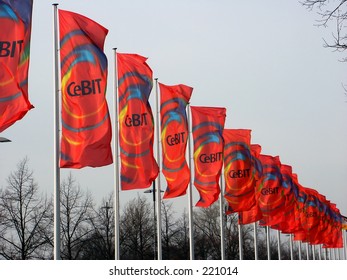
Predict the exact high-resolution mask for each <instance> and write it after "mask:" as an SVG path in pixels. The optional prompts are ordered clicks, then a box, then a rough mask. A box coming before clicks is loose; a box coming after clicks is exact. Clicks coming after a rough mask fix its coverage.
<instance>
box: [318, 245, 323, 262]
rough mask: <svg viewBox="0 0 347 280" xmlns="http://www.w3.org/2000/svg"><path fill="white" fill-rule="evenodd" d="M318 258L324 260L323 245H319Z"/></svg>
mask: <svg viewBox="0 0 347 280" xmlns="http://www.w3.org/2000/svg"><path fill="white" fill-rule="evenodd" d="M318 259H319V260H322V245H321V244H319V245H318Z"/></svg>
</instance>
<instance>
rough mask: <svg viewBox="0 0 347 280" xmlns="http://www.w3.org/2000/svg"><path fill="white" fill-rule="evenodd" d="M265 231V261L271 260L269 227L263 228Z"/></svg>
mask: <svg viewBox="0 0 347 280" xmlns="http://www.w3.org/2000/svg"><path fill="white" fill-rule="evenodd" d="M265 230H266V247H267V259H268V260H271V251H270V227H269V226H265Z"/></svg>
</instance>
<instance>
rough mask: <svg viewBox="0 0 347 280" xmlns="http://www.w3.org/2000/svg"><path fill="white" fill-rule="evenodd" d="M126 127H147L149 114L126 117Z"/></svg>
mask: <svg viewBox="0 0 347 280" xmlns="http://www.w3.org/2000/svg"><path fill="white" fill-rule="evenodd" d="M125 125H126V126H127V127H132V126H135V127H137V126H144V125H147V113H143V114H132V115H131V116H126V117H125Z"/></svg>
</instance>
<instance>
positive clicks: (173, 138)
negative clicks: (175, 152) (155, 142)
mask: <svg viewBox="0 0 347 280" xmlns="http://www.w3.org/2000/svg"><path fill="white" fill-rule="evenodd" d="M185 134H186V133H185V132H181V133H176V134H173V135H171V134H170V135H168V136H167V137H166V143H167V144H168V145H169V146H174V145H178V144H181V143H184V135H185Z"/></svg>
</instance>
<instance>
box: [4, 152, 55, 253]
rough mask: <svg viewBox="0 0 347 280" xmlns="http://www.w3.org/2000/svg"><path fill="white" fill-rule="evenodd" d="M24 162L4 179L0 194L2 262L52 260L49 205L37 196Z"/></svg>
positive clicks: (50, 205)
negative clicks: (4, 183)
mask: <svg viewBox="0 0 347 280" xmlns="http://www.w3.org/2000/svg"><path fill="white" fill-rule="evenodd" d="M28 161H29V160H28V158H24V159H23V160H22V161H21V162H20V163H19V164H18V165H17V170H15V171H14V172H12V173H11V174H10V175H9V177H8V178H7V186H6V188H5V189H4V190H1V192H0V217H1V218H0V256H2V257H3V258H5V259H10V260H13V259H22V260H27V259H46V258H52V254H53V250H52V246H51V245H52V239H53V236H52V220H53V219H52V215H53V212H52V202H51V201H48V200H47V198H43V197H42V196H40V195H39V194H38V185H37V183H36V182H35V180H34V176H33V171H31V170H29V167H28Z"/></svg>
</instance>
